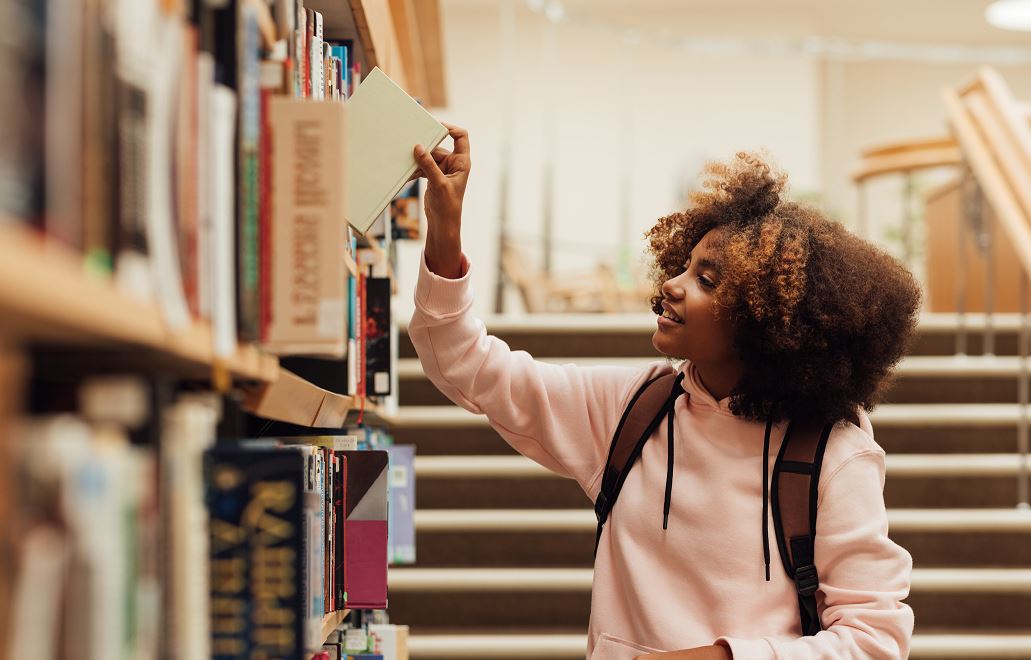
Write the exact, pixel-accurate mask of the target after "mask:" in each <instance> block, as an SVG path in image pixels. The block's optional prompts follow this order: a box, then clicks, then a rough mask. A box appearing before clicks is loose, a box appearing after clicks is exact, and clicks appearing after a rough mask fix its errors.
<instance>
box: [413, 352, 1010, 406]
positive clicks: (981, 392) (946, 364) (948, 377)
mask: <svg viewBox="0 0 1031 660" xmlns="http://www.w3.org/2000/svg"><path fill="white" fill-rule="evenodd" d="M656 360H657V358H656V356H654V355H652V356H650V357H631V358H627V357H622V358H619V357H617V358H592V357H579V358H577V357H559V358H543V359H542V360H541V361H542V362H546V363H550V364H556V365H559V364H576V365H578V366H581V367H592V366H610V367H611V366H622V367H627V368H633V369H642V368H644V367H645V366H646V365H648V364H650V363H654V362H655V361H656ZM895 373H896V376H897V377H896V379H895V380H894V381H893V382H892V383H891V384H890V385H889V387H888V390H887V392H886V393H885V396H884V401H883V403H902V404H906V403H939V404H943V403H953V404H962V403H1016V402H1018V401H1019V391H1018V375H1019V373H1020V363H1019V360H1018V358H1017V357H1016V356H989V357H981V356H961V357H953V356H933V355H932V356H911V357H907V358H905V359H904V360H903V361H902V362H901V363H900V364H899V366H898V368H897V369H896V372H895ZM398 377H399V378H400V380H401V388H400V403H401V405H402V406H430V405H432V406H442V405H451V402H450V401H449V400H448V399H447V397H445V396H444V394H442V393H441V392H440V391H439V390H437V388H436V387H435V386H434V385H433V384H432V383H431V382H430V381H429V380H428V379H427V378H426V376H425V374H424V373H423V371H422V365H421V364H420V363H419V361H418V360H415V359H410V358H409V359H404V360H400V361H399V362H398Z"/></svg>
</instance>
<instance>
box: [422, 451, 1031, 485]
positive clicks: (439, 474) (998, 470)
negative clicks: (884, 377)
mask: <svg viewBox="0 0 1031 660" xmlns="http://www.w3.org/2000/svg"><path fill="white" fill-rule="evenodd" d="M1022 464H1024V465H1027V466H1028V467H1029V468H1031V459H1028V458H1024V459H1022V458H1021V456H1020V454H888V455H887V456H886V458H885V467H886V470H887V476H888V477H894V478H905V477H971V478H972V477H1016V476H1017V475H1018V473H1019V472H1020V468H1021V465H1022ZM415 474H416V477H417V478H422V479H458V478H477V479H487V478H490V479H562V478H564V477H561V476H560V475H558V474H556V473H554V472H552V471H551V470H548V469H547V468H545V467H543V466H541V465H539V464H537V463H534V462H533V461H531V460H530V459H528V458H526V457H524V456H520V455H513V456H416V457H415Z"/></svg>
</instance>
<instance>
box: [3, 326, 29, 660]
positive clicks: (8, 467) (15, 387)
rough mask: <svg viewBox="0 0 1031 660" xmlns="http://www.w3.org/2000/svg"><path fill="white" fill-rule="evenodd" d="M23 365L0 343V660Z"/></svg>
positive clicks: (6, 620) (10, 574) (12, 563)
mask: <svg viewBox="0 0 1031 660" xmlns="http://www.w3.org/2000/svg"><path fill="white" fill-rule="evenodd" d="M25 376H26V365H25V362H24V357H23V355H22V354H21V353H20V352H19V351H18V350H17V348H16V347H14V346H12V345H10V344H6V343H4V342H3V341H2V340H0V660H3V659H4V658H6V657H7V649H8V645H9V642H10V635H11V631H10V624H11V613H10V605H11V599H12V589H13V586H14V576H15V571H16V569H17V566H16V558H15V556H14V552H15V546H14V543H13V541H14V538H15V535H14V529H13V528H14V519H13V513H14V499H15V497H16V495H17V493H16V492H15V491H14V487H15V483H16V482H15V480H14V479H13V476H12V474H11V472H12V467H13V465H12V460H11V433H12V427H13V423H14V419H15V417H16V416H17V415H18V414H20V413H21V410H22V406H21V402H22V395H23V392H24V384H25Z"/></svg>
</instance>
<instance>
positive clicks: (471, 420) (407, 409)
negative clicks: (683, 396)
mask: <svg viewBox="0 0 1031 660" xmlns="http://www.w3.org/2000/svg"><path fill="white" fill-rule="evenodd" d="M1019 416H1020V404H1018V403H885V404H882V405H880V406H877V407H876V408H875V409H874V410H873V411H872V412H871V413H870V421H871V422H872V423H873V424H874V428H875V429H876V427H877V425H878V424H880V425H892V426H918V425H919V426H923V425H934V426H945V425H973V426H986V425H989V426H990V425H1000V424H1007V425H1008V424H1016V423H1017V420H1018V419H1019ZM396 425H397V426H398V427H399V428H416V427H430V426H435V427H448V428H451V427H487V426H489V424H488V422H487V418H486V417H485V416H483V415H478V414H475V413H471V412H469V411H467V410H465V409H464V408H459V407H458V406H447V405H445V406H401V407H400V409H399V412H398V416H397V419H396Z"/></svg>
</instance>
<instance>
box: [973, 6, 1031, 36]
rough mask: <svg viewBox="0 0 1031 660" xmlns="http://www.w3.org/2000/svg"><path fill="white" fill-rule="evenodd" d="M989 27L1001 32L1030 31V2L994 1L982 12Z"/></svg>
mask: <svg viewBox="0 0 1031 660" xmlns="http://www.w3.org/2000/svg"><path fill="white" fill-rule="evenodd" d="M984 17H985V19H986V20H987V21H988V23H989V25H993V26H995V27H997V28H1002V29H1003V30H1022V31H1031V0H995V2H993V3H992V4H990V5H988V8H987V9H985V10H984Z"/></svg>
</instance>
